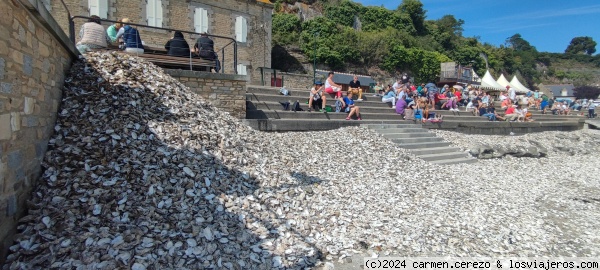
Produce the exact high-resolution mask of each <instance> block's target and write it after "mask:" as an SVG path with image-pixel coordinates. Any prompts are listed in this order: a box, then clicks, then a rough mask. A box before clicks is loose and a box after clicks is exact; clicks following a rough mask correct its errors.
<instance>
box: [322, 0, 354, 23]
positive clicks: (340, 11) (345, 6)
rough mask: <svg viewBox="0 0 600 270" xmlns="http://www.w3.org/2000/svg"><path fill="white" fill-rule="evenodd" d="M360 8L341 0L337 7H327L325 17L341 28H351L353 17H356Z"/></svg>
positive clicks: (346, 0) (347, 0)
mask: <svg viewBox="0 0 600 270" xmlns="http://www.w3.org/2000/svg"><path fill="white" fill-rule="evenodd" d="M359 11H360V6H359V5H358V4H356V3H354V2H351V1H349V0H342V1H341V2H340V3H339V4H338V5H328V6H327V7H326V8H325V16H326V17H327V18H328V19H330V20H332V21H334V22H336V23H338V24H341V25H343V26H348V27H352V25H353V24H354V16H356V15H358V13H359Z"/></svg>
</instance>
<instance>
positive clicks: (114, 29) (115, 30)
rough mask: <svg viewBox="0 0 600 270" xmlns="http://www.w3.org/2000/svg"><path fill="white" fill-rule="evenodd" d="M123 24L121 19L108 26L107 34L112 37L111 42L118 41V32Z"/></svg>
mask: <svg viewBox="0 0 600 270" xmlns="http://www.w3.org/2000/svg"><path fill="white" fill-rule="evenodd" d="M121 27H123V24H121V20H117V22H116V23H114V24H112V25H111V26H109V27H108V28H106V34H107V35H108V37H109V38H110V42H113V43H114V42H117V33H118V32H119V30H121Z"/></svg>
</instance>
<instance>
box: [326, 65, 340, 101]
mask: <svg viewBox="0 0 600 270" xmlns="http://www.w3.org/2000/svg"><path fill="white" fill-rule="evenodd" d="M333 74H334V73H333V71H330V72H329V74H328V76H327V80H325V92H326V93H327V94H335V97H336V98H341V97H342V86H341V85H339V84H336V83H335V82H334V81H333Z"/></svg>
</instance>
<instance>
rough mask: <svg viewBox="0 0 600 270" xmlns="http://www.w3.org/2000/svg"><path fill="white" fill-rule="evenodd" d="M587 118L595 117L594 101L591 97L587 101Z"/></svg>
mask: <svg viewBox="0 0 600 270" xmlns="http://www.w3.org/2000/svg"><path fill="white" fill-rule="evenodd" d="M587 107H588V118H590V119H591V118H596V112H595V110H596V103H594V100H593V99H590V102H589V103H588V106H587Z"/></svg>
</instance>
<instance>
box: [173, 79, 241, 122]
mask: <svg viewBox="0 0 600 270" xmlns="http://www.w3.org/2000/svg"><path fill="white" fill-rule="evenodd" d="M165 72H166V73H167V74H169V75H171V76H172V77H173V78H175V79H178V80H179V81H180V82H181V83H183V84H184V85H185V86H187V87H189V88H190V89H191V90H192V91H194V92H196V93H198V94H200V95H201V96H202V97H203V98H204V99H206V100H208V101H210V102H211V103H212V104H213V105H214V106H216V107H218V108H220V109H222V110H224V111H226V112H229V113H230V114H231V115H233V116H234V117H237V118H239V119H245V118H246V80H245V79H244V76H239V75H232V74H220V73H219V74H216V73H207V72H198V71H189V70H180V69H168V70H165Z"/></svg>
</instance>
